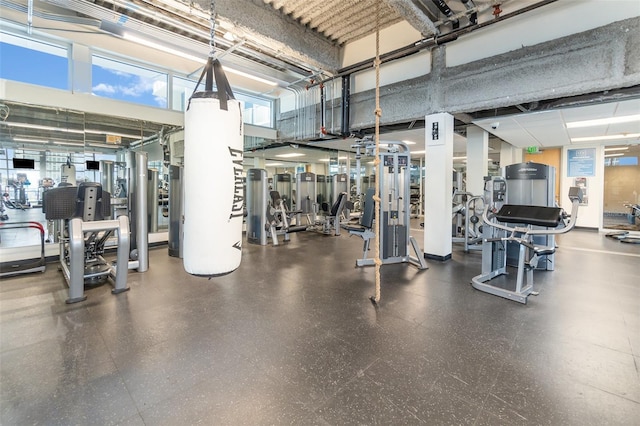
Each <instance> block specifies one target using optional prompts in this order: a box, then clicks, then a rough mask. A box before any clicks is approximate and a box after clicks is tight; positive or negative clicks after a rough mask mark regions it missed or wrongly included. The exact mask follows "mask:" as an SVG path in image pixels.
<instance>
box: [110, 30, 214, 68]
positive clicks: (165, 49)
mask: <svg viewBox="0 0 640 426" xmlns="http://www.w3.org/2000/svg"><path fill="white" fill-rule="evenodd" d="M122 38H124V39H125V40H129V41H132V42H134V43H138V44H141V45H143V46H147V47H151V48H152V49H157V50H160V51H162V52H165V53H170V54H172V55H176V56H180V57H181V58H185V59H189V60H191V61H194V62H199V63H201V64H206V63H207V59H208V58H206V57H198V56H195V55H191V54H189V53H186V52H182V51H180V50H177V49H173V48H171V47H168V46H165V45H163V44H159V43H154V42H152V41H150V40H147V39H144V38H141V37H138V36H134V35H132V34H129V33H124V34H123V35H122Z"/></svg>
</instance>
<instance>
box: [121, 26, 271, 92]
mask: <svg viewBox="0 0 640 426" xmlns="http://www.w3.org/2000/svg"><path fill="white" fill-rule="evenodd" d="M122 38H124V39H125V40H129V41H133V42H135V43H138V44H141V45H143V46H147V47H151V48H152V49H157V50H160V51H162V52H165V53H169V54H171V55H175V56H180V57H181V58H185V59H189V60H191V61H194V62H198V63H201V64H206V63H207V60H208V59H209V58H208V57H198V56H195V55H191V54H190V53H186V52H183V51H180V50H177V49H174V48H171V47H168V46H165V45H164V44H160V43H155V42H153V41H150V40H147V39H144V38H141V37H137V36H135V35H131V34H129V33H124V34H123V35H122ZM222 69H223V70H225V71H226V72H228V73H231V74H236V75H239V76H242V77H246V78H250V79H251V80H255V81H258V82H260V83H264V84H268V85H269V86H277V85H278V83H276V82H275V81H272V80H267V79H266V78H262V77H258V76H255V75H252V74H249V73H246V72H244V71H239V70H236V69H233V68H229V67H226V66H222Z"/></svg>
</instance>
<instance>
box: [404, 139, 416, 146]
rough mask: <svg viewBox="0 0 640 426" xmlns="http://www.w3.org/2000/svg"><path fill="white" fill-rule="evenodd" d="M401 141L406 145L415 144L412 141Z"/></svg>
mask: <svg viewBox="0 0 640 426" xmlns="http://www.w3.org/2000/svg"><path fill="white" fill-rule="evenodd" d="M402 142H404V143H406V144H407V145H415V144H416V143H415V142H414V141H407V140H403V141H402Z"/></svg>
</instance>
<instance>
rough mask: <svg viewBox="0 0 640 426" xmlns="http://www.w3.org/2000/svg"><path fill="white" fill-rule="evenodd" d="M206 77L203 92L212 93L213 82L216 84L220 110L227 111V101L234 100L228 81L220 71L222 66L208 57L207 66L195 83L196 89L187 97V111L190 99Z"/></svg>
mask: <svg viewBox="0 0 640 426" xmlns="http://www.w3.org/2000/svg"><path fill="white" fill-rule="evenodd" d="M205 76H206V80H205V85H204V90H205V93H206V92H213V82H214V80H215V82H216V90H215V93H216V97H217V98H218V100H219V101H220V109H223V110H225V111H227V110H228V107H227V101H228V100H229V99H235V96H234V95H233V90H231V85H230V84H229V80H227V76H226V75H225V73H224V70H223V69H222V64H220V61H218V60H217V59H214V58H213V57H211V56H210V57H209V59H208V60H207V64H206V65H205V66H204V68H203V69H202V74H200V78H199V79H198V82H197V83H196V87H195V88H194V89H193V93H192V94H191V96H190V97H189V103H188V104H187V109H189V107H190V106H191V99H192V98H193V97H194V95H195V94H196V91H197V90H198V87H199V86H200V83H201V82H202V79H203V78H204V77H205Z"/></svg>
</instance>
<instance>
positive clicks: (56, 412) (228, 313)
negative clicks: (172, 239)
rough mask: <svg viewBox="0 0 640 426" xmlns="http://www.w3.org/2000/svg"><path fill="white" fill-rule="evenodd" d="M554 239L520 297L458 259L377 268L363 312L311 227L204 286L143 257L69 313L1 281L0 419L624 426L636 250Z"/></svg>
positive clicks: (363, 285)
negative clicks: (119, 282)
mask: <svg viewBox="0 0 640 426" xmlns="http://www.w3.org/2000/svg"><path fill="white" fill-rule="evenodd" d="M414 235H415V236H416V237H417V239H418V241H419V242H420V243H421V242H422V235H421V233H420V232H419V231H417V232H414ZM558 244H559V245H560V248H559V249H558V251H557V254H556V270H555V271H553V272H536V274H535V279H536V280H537V282H538V285H537V287H538V289H539V290H540V295H539V296H537V297H531V298H530V300H529V303H528V304H527V305H521V304H518V303H515V302H511V301H508V300H505V299H501V298H498V297H495V296H492V295H488V294H485V293H482V292H479V291H477V290H474V289H473V288H472V287H471V285H470V280H471V277H472V276H474V275H477V274H479V271H480V254H479V253H471V254H465V253H463V252H461V251H460V250H459V249H458V248H456V249H455V251H454V253H453V259H452V260H450V261H448V262H445V263H437V262H433V261H431V262H429V266H430V268H429V270H426V271H422V272H419V271H417V270H416V269H415V268H413V267H410V266H405V265H387V266H384V267H383V268H382V283H383V284H382V301H381V303H380V305H379V306H378V307H377V308H376V307H374V306H373V305H372V304H371V303H370V302H369V299H368V298H369V296H371V295H372V294H373V291H374V270H373V269H372V268H365V269H356V268H354V261H355V258H356V257H358V256H360V255H361V240H360V239H359V238H357V237H349V236H347V235H342V236H340V237H332V236H324V235H320V234H314V233H298V234H295V235H293V236H292V240H291V242H290V243H288V244H286V245H282V246H279V247H273V246H266V247H261V246H255V245H248V244H245V246H244V247H243V260H242V264H241V266H240V268H239V269H238V270H237V271H235V272H234V273H232V274H230V275H227V276H224V277H220V278H214V279H211V280H208V279H206V278H197V277H193V276H189V275H188V274H186V273H185V272H184V270H183V268H182V263H181V261H180V260H179V259H175V258H171V257H168V256H167V250H166V248H161V249H155V250H152V251H151V253H150V269H149V271H148V272H146V273H144V274H141V273H136V272H130V273H129V285H130V286H131V291H129V292H126V293H123V294H120V295H117V296H114V295H112V294H111V293H110V287H109V286H108V285H104V286H102V287H98V288H95V289H91V290H88V291H87V295H88V299H87V301H85V302H82V303H78V304H74V305H65V303H64V301H65V299H66V288H65V284H64V280H63V278H62V276H61V273H60V272H59V271H58V270H57V267H56V265H55V264H50V265H49V266H48V268H47V271H46V272H45V273H44V274H37V275H36V274H33V275H25V276H22V277H18V278H10V279H3V280H2V283H1V284H0V313H1V315H0V332H1V336H0V337H1V341H0V344H1V346H0V349H1V352H0V356H1V362H0V380H1V382H0V383H1V385H0V386H1V389H0V404H1V407H0V423H1V424H3V425H26V424H47V425H70V424H99V425H106V424H121V425H178V424H196V423H201V424H211V425H213V424H216V425H218V424H220V425H236V424H248V425H257V424H274V425H280V424H298V425H314V424H319V425H326V424H394V425H396V424H474V425H501V424H504V425H513V424H550V425H559V424H571V425H604V424H620V425H633V424H635V425H637V424H640V375H639V374H640V373H639V365H640V281H639V278H638V277H639V276H640V266H639V265H640V246H638V245H625V244H621V243H619V242H616V241H612V240H609V239H606V238H605V237H603V236H602V235H600V234H598V233H597V232H592V231H584V230H574V231H572V232H571V233H569V234H567V235H564V236H561V237H560V238H558Z"/></svg>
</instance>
